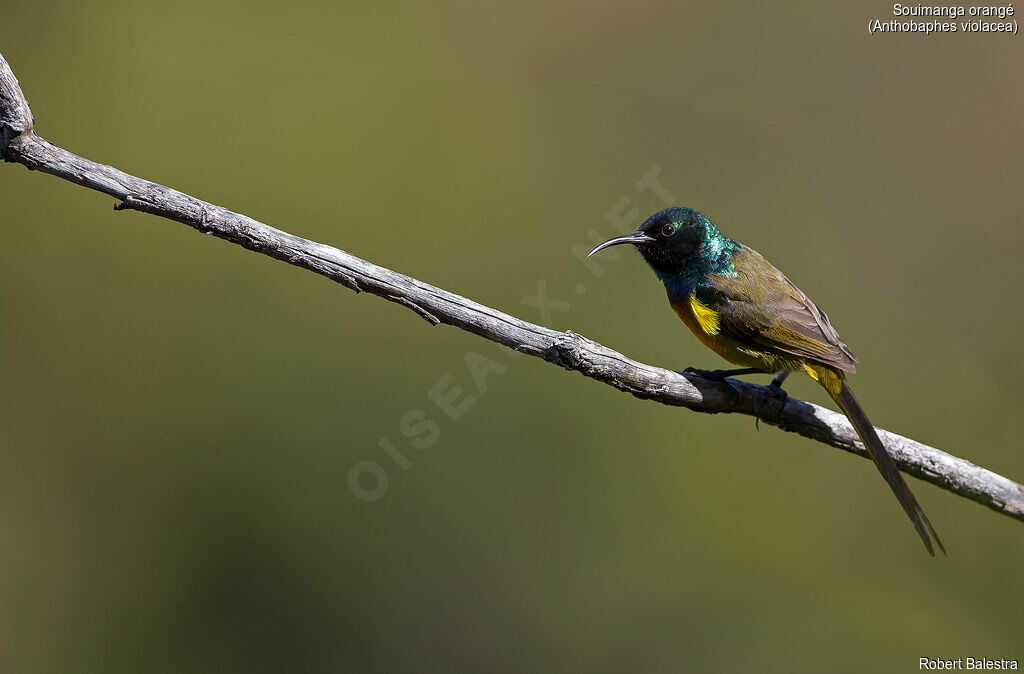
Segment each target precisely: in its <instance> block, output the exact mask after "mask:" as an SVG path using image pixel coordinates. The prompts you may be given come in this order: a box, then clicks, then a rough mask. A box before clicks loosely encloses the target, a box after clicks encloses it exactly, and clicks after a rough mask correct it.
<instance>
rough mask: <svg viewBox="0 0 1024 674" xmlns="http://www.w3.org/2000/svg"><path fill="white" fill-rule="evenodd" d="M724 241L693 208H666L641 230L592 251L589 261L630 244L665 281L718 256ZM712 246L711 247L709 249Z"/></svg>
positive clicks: (645, 222)
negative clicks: (624, 244) (706, 259)
mask: <svg viewBox="0 0 1024 674" xmlns="http://www.w3.org/2000/svg"><path fill="white" fill-rule="evenodd" d="M719 239H723V240H725V241H728V239H725V238H724V237H722V235H721V234H720V233H719V232H718V228H717V227H715V223H713V222H711V221H710V220H708V218H707V217H705V216H704V214H703V213H700V212H699V211H695V210H693V209H692V208H678V207H676V208H666V209H665V210H663V211H659V212H657V213H655V214H654V215H652V216H651V217H649V218H647V219H646V220H644V222H643V224H642V225H640V229H638V230H636V231H635V232H633V233H632V234H625V235H623V236H617V237H615V238H613V239H609V240H607V241H605V242H604V243H602V244H601V245H599V246H597V247H596V248H594V250H592V251H590V254H589V255H587V257H590V256H591V255H593V254H594V253H596V252H597V251H599V250H604V249H605V248H608V247H609V246H617V245H619V244H623V243H631V244H633V245H634V246H636V249H637V250H638V251H639V252H640V254H641V255H643V256H644V260H646V261H647V264H649V265H650V266H651V268H652V269H654V271H655V273H657V274H658V276H660V277H662V278H664V277H666V276H671V275H673V274H677V273H679V272H680V271H682V270H683V269H684V268H686V267H688V266H689V265H691V264H692V263H693V262H694V261H696V260H699V259H700V258H702V257H703V256H706V255H711V254H714V255H716V256H717V255H719V254H720V253H721V250H715V249H716V248H718V247H717V246H715V245H714V244H715V243H717V241H718V240H719ZM709 244H711V246H710V247H709Z"/></svg>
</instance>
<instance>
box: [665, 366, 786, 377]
mask: <svg viewBox="0 0 1024 674" xmlns="http://www.w3.org/2000/svg"><path fill="white" fill-rule="evenodd" d="M683 372H685V373H686V374H696V375H699V376H701V377H704V378H705V379H725V378H726V377H738V376H740V375H743V374H769V373H768V372H765V371H764V370H762V369H761V368H758V367H741V368H737V369H735V370H698V369H697V368H695V367H688V368H686V369H685V370H683Z"/></svg>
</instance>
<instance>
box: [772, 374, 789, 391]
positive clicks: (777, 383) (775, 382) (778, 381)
mask: <svg viewBox="0 0 1024 674" xmlns="http://www.w3.org/2000/svg"><path fill="white" fill-rule="evenodd" d="M788 376H789V370H783V371H781V372H779V373H777V374H776V375H775V376H774V377H772V383H771V384H768V385H769V386H771V387H772V388H775V389H778V390H780V391H782V382H784V381H786V377H788Z"/></svg>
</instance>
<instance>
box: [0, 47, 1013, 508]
mask: <svg viewBox="0 0 1024 674" xmlns="http://www.w3.org/2000/svg"><path fill="white" fill-rule="evenodd" d="M0 106H2V108H0V150H2V152H3V157H4V159H5V160H6V161H9V162H18V163H21V164H24V165H25V166H27V167H28V168H29V169H32V170H38V171H43V172H45V173H50V174H53V175H55V176H58V177H60V178H63V179H65V180H68V181H71V182H73V183H76V184H78V185H82V186H84V187H88V188H91V189H94V190H98V191H100V192H103V193H104V194H109V195H110V196H112V197H114V198H115V199H118V200H119V203H118V204H116V205H115V209H117V210H121V209H131V210H137V211H143V212H146V213H151V214H153V215H159V216H162V217H165V218H169V219H171V220H176V221H178V222H181V223H184V224H186V225H188V226H190V227H192V228H194V229H196V230H198V231H200V232H202V233H204V234H212V235H214V236H216V237H219V238H221V239H224V240H226V241H230V242H232V243H235V244H238V245H240V246H243V247H245V248H248V249H249V250H253V251H256V252H259V253H263V254H264V255H268V256H270V257H273V258H276V259H278V260H282V261H284V262H287V263H289V264H293V265H295V266H297V267H302V268H304V269H308V270H310V271H312V272H315V273H317V274H321V275H323V276H326V277H327V278H329V279H332V280H334V281H337V282H338V283H341V284H342V285H344V286H345V287H347V288H350V289H352V290H355V291H356V292H360V291H365V292H367V293H370V294H373V295H377V296H378V297H383V298H384V299H386V300H389V301H392V302H395V303H398V304H401V305H402V306H405V307H406V308H408V309H411V310H412V311H414V312H415V313H416V314H418V315H419V316H420V317H422V318H424V319H425V320H426V321H427V322H428V323H430V324H431V325H436V324H438V323H445V324H447V325H453V326H455V327H458V328H461V329H463V330H466V331H468V332H471V333H473V334H475V335H479V336H480V337H483V338H485V339H489V340H491V341H493V342H497V343H498V344H503V345H505V346H507V347H509V348H511V349H515V350H516V351H520V352H523V353H527V354H530V355H531V356H536V357H538V358H542V359H544V360H546V361H548V362H551V363H555V364H556V365H560V366H562V367H564V368H565V369H567V370H575V371H577V372H580V373H582V374H583V375H584V376H586V377H590V378H591V379H596V380H597V381H600V382H604V383H605V384H608V385H610V386H614V387H615V388H617V389H619V390H620V391H625V392H627V393H631V394H632V395H634V396H636V397H638V398H643V399H647V400H655V401H657V402H660V403H664V404H666V405H676V406H680V407H686V408H689V409H691V410H694V411H697V412H705V413H710V414H715V413H719V412H732V413H738V414H747V415H750V416H753V417H756V418H758V419H760V420H761V421H764V422H765V423H768V424H772V425H774V426H778V427H779V428H781V429H783V430H786V431H791V432H794V433H799V434H800V435H803V436H805V437H808V438H811V439H813V440H817V441H819V442H822V443H824V444H826V445H830V446H832V447H837V448H839V449H843V450H846V451H848V452H853V453H854V454H857V455H859V456H863V457H867V456H868V454H867V451H866V450H865V449H864V447H863V446H862V445H861V443H860V439H859V438H858V437H857V434H856V432H855V431H854V430H853V428H852V427H851V426H850V424H849V423H848V422H847V420H846V417H844V416H843V415H841V414H839V413H836V412H832V411H830V410H827V409H825V408H823V407H819V406H818V405H814V404H811V403H807V402H803V401H801V400H796V399H794V398H787V399H783V400H780V399H779V398H778V397H777V395H776V394H775V393H774V392H773V391H771V390H769V389H768V388H767V387H764V386H757V385H754V384H750V383H747V382H742V381H738V380H733V379H728V380H725V381H714V380H709V379H705V378H702V377H700V376H697V375H691V374H681V373H678V372H673V371H671V370H665V369H662V368H658V367H652V366H650V365H645V364H643V363H638V362H636V361H634V360H631V359H629V358H627V357H626V356H624V355H622V354H621V353H617V352H616V351H613V350H611V349H609V348H607V347H605V346H602V345H601V344H598V343H596V342H592V341H590V340H588V339H586V338H584V337H582V336H580V335H577V334H574V333H573V332H568V331H567V332H557V331H554V330H550V329H548V328H545V327H542V326H539V325H534V324H532V323H528V322H526V321H522V320H519V319H518V318H515V317H514V316H510V315H509V314H506V313H503V312H501V311H498V310H496V309H492V308H490V307H486V306H483V305H482V304H478V303H476V302H474V301H472V300H469V299H466V298H465V297H461V296H459V295H456V294H454V293H450V292H448V291H446V290H442V289H441V288H437V287H435V286H432V285H429V284H427V283H424V282H422V281H419V280H417V279H414V278H410V277H408V276H405V275H403V274H399V273H397V272H394V271H391V270H390V269H386V268H384V267H380V266H377V265H375V264H373V263H371V262H367V261H366V260H362V259H360V258H358V257H356V256H354V255H351V254H350V253H346V252H345V251H342V250H339V249H337V248H333V247H331V246H327V245H324V244H322V243H317V242H315V241H309V240H307V239H303V238H300V237H298V236H295V235H293V234H289V233H288V232H284V231H281V230H279V229H275V228H273V227H271V226H269V225H265V224H263V223H262V222H258V221H256V220H253V219H252V218H249V217H246V216H244V215H240V214H238V213H234V212H232V211H229V210H227V209H226V208H222V207H220V206H216V205H214V204H210V203H207V202H205V201H200V200H199V199H196V198H194V197H191V196H189V195H187V194H183V193H182V192H178V191H177V190H173V189H170V188H168V187H164V186H163V185H157V184H156V183H151V182H149V181H146V180H142V179H141V178H136V177H135V176H132V175H128V174H127V173H123V172H122V171H119V170H117V169H115V168H113V167H111V166H106V165H103V164H97V163H95V162H92V161H89V160H88V159H84V158H82V157H79V156H77V155H75V154H72V153H70V152H68V151H66V150H64V149H62V148H60V147H57V146H56V145H53V144H51V143H48V142H47V141H45V140H43V139H42V138H40V137H39V136H37V135H35V132H34V130H33V120H32V113H31V111H30V110H29V107H28V103H27V102H26V100H25V97H24V96H23V95H22V93H21V89H20V87H19V86H18V81H17V79H16V78H15V77H14V74H13V73H12V72H11V70H10V68H9V67H8V65H7V62H6V61H5V60H4V59H3V57H2V56H0ZM878 434H879V437H880V438H881V439H882V442H884V443H885V445H886V447H887V448H888V450H889V452H890V453H891V454H892V456H893V458H894V460H895V461H896V464H897V465H898V466H899V467H900V469H901V470H903V471H905V472H907V473H909V474H911V475H914V476H916V477H919V478H921V479H922V480H926V481H928V482H931V483H932V484H936V485H938V486H940V487H942V488H943V489H947V490H949V491H951V492H953V493H955V494H959V495H961V496H964V497H966V498H969V499H971V500H973V501H977V502H978V503H981V504H984V505H986V506H988V507H990V508H992V509H993V510H995V511H997V512H1001V513H1003V514H1005V515H1009V516H1010V517H1013V518H1015V519H1018V520H1021V521H1024V487H1022V486H1021V485H1019V484H1017V483H1016V482H1014V481H1012V480H1009V479H1007V478H1005V477H1002V476H1001V475H997V474H996V473H993V472H991V471H989V470H986V469H984V468H981V467H979V466H975V465H974V464H972V463H970V462H969V461H966V460H964V459H961V458H958V457H955V456H952V455H951V454H947V453H945V452H943V451H941V450H938V449H935V448H933V447H929V446H927V445H924V444H922V443H920V442H917V441H915V440H912V439H910V438H905V437H902V436H900V435H896V434H895V433H890V432H888V431H884V430H881V429H879V431H878Z"/></svg>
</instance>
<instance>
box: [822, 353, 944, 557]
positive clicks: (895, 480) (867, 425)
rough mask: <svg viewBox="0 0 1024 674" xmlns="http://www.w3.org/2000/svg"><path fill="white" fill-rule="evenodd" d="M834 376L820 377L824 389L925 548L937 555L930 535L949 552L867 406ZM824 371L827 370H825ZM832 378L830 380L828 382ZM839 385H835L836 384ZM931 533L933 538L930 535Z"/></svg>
mask: <svg viewBox="0 0 1024 674" xmlns="http://www.w3.org/2000/svg"><path fill="white" fill-rule="evenodd" d="M826 372H828V373H829V374H830V375H831V377H829V376H828V375H825V376H823V377H822V378H821V379H819V382H820V383H821V385H822V386H824V387H825V390H826V391H828V392H829V395H831V396H832V399H833V400H835V401H836V404H837V405H839V407H840V408H842V410H843V413H844V414H845V415H846V418H847V419H849V420H850V423H851V424H853V427H854V429H856V431H857V435H859V436H860V439H861V441H863V442H864V446H865V447H867V449H868V452H869V453H870V454H871V458H872V459H874V461H875V465H876V466H878V472H880V473H881V474H882V477H884V478H885V481H886V482H888V483H889V487H891V488H892V491H893V493H894V494H896V498H897V499H898V500H899V502H900V505H901V506H903V510H905V511H906V513H907V516H908V517H909V518H910V521H911V522H913V523H914V528H915V529H917V534H918V536H920V537H921V540H922V541H924V547H926V548H928V553H929V554H930V555H931V556H932V557H934V556H935V549H934V548H933V547H932V541H931V538H934V539H935V543H936V544H937V545H938V546H939V550H942V554H946V548H945V547H943V545H942V541H940V540H939V535H938V534H936V533H935V529H933V528H932V523H931V522H929V521H928V518H927V517H926V516H925V514H924V511H923V510H921V506H920V505H919V504H918V502H917V499H915V498H914V495H913V494H912V493H910V487H908V486H907V483H906V482H905V481H904V480H903V476H902V475H900V471H899V469H898V468H896V464H895V463H893V460H892V457H891V456H889V452H887V451H886V449H885V445H883V444H882V441H881V440H880V439H879V438H878V433H876V432H875V427H874V426H873V425H872V424H871V422H870V421H868V415H867V414H865V413H864V408H863V407H861V406H860V403H859V402H857V398H856V397H855V396H854V395H853V391H852V390H850V387H849V386H847V384H846V382H845V381H842V380H841V379H840V378H839V376H838V375H836V374H835V373H834V372H831V371H830V370H826ZM823 374H824V373H823ZM829 380H831V381H829ZM837 383H838V384H839V386H836V385H835V384H837ZM929 533H931V538H929V537H928V534H929Z"/></svg>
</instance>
